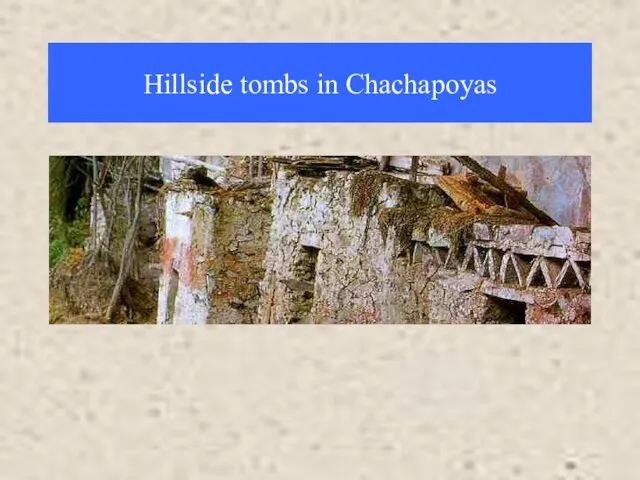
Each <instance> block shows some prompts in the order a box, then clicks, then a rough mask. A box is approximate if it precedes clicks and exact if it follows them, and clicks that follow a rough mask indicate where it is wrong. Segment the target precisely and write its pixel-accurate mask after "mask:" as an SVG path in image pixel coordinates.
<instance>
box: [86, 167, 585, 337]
mask: <svg viewBox="0 0 640 480" xmlns="http://www.w3.org/2000/svg"><path fill="white" fill-rule="evenodd" d="M156 173H157V175H158V177H160V178H161V179H162V186H161V187H160V188H159V189H158V192H157V193H156V194H155V196H156V197H157V202H158V203H159V204H160V205H161V208H160V209H159V210H158V212H160V213H158V216H157V218H156V222H157V223H158V224H159V225H161V227H159V228H158V231H157V232H156V237H157V240H158V241H157V249H156V250H157V258H156V259H155V260H154V261H151V262H150V264H149V268H152V267H153V266H155V265H157V267H154V268H155V270H154V271H156V272H157V274H156V276H155V280H154V281H155V282H156V284H157V287H156V290H157V308H156V309H155V312H156V318H155V321H157V323H159V324H207V323H218V324H220V323H223V324H252V323H259V324H316V323H320V324H329V323H332V324H375V323H387V324H389V323H391V324H393V323H395V324H398V323H411V324H413V323H416V324H500V323H511V324H513V323H515V324H517V323H522V324H524V323H528V324H536V323H547V324H548V323H556V324H585V323H590V291H591V278H590V259H591V256H590V255H591V236H590V161H589V158H588V157H465V156H452V157H447V156H432V157H425V156H422V157H417V156H414V157H402V156H395V157H358V156H345V157H243V158H238V157H233V158H232V157H223V156H212V157H162V158H160V159H158V161H157V172H156ZM103 223H104V222H103ZM99 224H100V222H94V225H95V227H94V229H95V230H96V232H98V231H99V229H98V227H99ZM100 228H102V230H104V225H103V226H102V227H100ZM151 264H153V266H152V265H151Z"/></svg>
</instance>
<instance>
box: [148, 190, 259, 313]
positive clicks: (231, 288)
mask: <svg viewBox="0 0 640 480" xmlns="http://www.w3.org/2000/svg"><path fill="white" fill-rule="evenodd" d="M270 205H271V204H270V200H269V198H268V197H266V196H265V194H264V192H262V191H260V190H248V191H245V192H233V191H230V192H227V191H224V190H216V191H203V190H201V189H197V188H196V189H184V188H180V187H176V188H173V189H170V190H169V191H168V192H167V194H166V202H165V239H164V245H163V273H162V276H161V279H160V292H159V296H158V323H175V324H205V323H253V321H254V319H255V317H256V314H257V306H258V294H259V292H258V283H259V281H260V280H261V279H262V278H263V276H264V269H263V265H262V263H263V259H264V251H265V249H266V241H267V234H268V231H269V227H270V223H271V221H270V220H271V216H270Z"/></svg>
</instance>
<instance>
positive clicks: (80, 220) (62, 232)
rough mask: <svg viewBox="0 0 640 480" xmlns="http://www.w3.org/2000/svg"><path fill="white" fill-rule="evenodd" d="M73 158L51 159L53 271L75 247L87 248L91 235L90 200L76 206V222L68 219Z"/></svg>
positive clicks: (80, 201)
mask: <svg viewBox="0 0 640 480" xmlns="http://www.w3.org/2000/svg"><path fill="white" fill-rule="evenodd" d="M71 162H72V160H70V159H69V157H50V159H49V268H52V267H54V266H55V265H56V264H57V263H58V262H59V261H60V260H61V259H62V258H63V257H64V256H65V255H66V254H67V253H68V251H69V249H71V248H77V247H81V246H83V244H84V242H85V240H86V238H87V236H88V235H89V221H90V199H89V198H87V195H85V196H82V197H81V198H80V199H79V200H78V203H77V205H76V207H75V219H74V220H73V221H66V220H65V215H64V212H65V207H66V203H67V201H68V187H69V171H70V163H71Z"/></svg>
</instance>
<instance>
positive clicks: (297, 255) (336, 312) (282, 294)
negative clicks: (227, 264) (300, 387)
mask: <svg viewBox="0 0 640 480" xmlns="http://www.w3.org/2000/svg"><path fill="white" fill-rule="evenodd" d="M445 202H446V199H445V197H444V195H442V194H441V193H439V191H438V190H437V189H436V188H434V187H432V186H428V185H416V184H412V183H410V182H406V181H404V180H400V179H396V178H393V177H391V176H388V175H384V174H380V173H378V172H361V173H358V174H353V173H342V172H328V173H327V175H326V176H324V177H322V178H305V177H300V176H295V175H291V176H288V175H287V174H286V173H282V174H281V175H280V177H279V179H278V182H277V184H276V192H275V199H274V207H273V224H272V227H271V232H270V238H269V248H268V250H267V254H266V258H265V269H266V275H265V278H264V280H263V282H262V283H261V292H262V299H261V305H260V311H259V321H260V322H261V323H421V322H426V321H428V319H427V314H426V308H427V306H426V299H427V291H426V286H427V283H428V279H429V277H430V276H431V275H433V272H432V271H430V269H429V268H428V265H427V266H425V265H420V266H415V265H411V263H410V257H411V242H410V231H409V235H408V237H409V238H408V239H407V238H406V233H407V232H406V229H407V228H406V227H407V226H406V225H404V224H403V222H404V220H405V218H404V217H407V215H403V213H410V212H403V208H406V207H408V206H410V205H420V206H426V205H431V206H435V205H443V204H444V203H445ZM409 230H410V229H409ZM407 240H409V242H408V243H407Z"/></svg>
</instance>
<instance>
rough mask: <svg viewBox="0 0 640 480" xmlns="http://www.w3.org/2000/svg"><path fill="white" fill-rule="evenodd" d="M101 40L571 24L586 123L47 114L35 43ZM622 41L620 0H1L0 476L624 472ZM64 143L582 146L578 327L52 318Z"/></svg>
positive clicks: (636, 348)
mask: <svg viewBox="0 0 640 480" xmlns="http://www.w3.org/2000/svg"><path fill="white" fill-rule="evenodd" d="M120 40H128V41H159V40H164V41H210V40H254V41H261V40H276V41H299V40H316V41H319V40H326V41H330V40H343V41H347V40H348V41H358V40H361V41H377V40H403V41H441V40H448V41H461V40H464V41H476V40H487V41H514V40H519V41H593V42H594V123H593V124H592V125H410V126H404V125H188V124H183V125H124V124H123V125H47V122H46V118H47V116H46V113H47V112H46V108H47V107H46V105H47V93H46V85H47V77H46V73H47V70H46V68H47V67H46V51H47V42H49V41H120ZM638 52H640V2H638V1H637V0H617V1H606V0H589V1H574V0H544V1H543V0H537V1H530V2H524V1H521V2H508V1H506V0H503V1H500V2H498V1H488V0H487V1H471V0H457V1H450V2H426V1H424V0H414V1H412V2H407V1H404V2H400V1H390V0H369V1H365V0H361V1H359V2H349V1H347V0H331V1H325V2H307V1H302V0H286V1H285V0H281V1H277V2H276V1H266V0H264V1H248V0H227V1H225V2H216V4H215V5H214V2H211V1H205V0H199V1H182V2H168V1H164V2H156V4H153V3H152V2H150V1H147V2H145V1H135V0H117V1H116V0H111V1H107V0H99V1H93V0H92V1H89V0H73V1H69V0H55V1H49V0H39V1H35V0H10V1H9V2H7V1H6V0H4V1H3V2H2V5H1V8H0V62H1V63H0V124H1V129H0V132H1V133H0V138H1V140H0V142H1V147H2V149H1V151H2V187H1V188H0V245H1V248H0V312H2V313H1V318H2V330H1V332H0V479H2V480H5V479H7V480H23V479H34V480H36V479H38V480H39V479H47V480H57V479H62V480H72V479H79V480H80V479H81V480H88V479H92V480H93V479H95V480H103V479H110V480H111V479H114V480H128V479H154V480H165V479H166V480H185V479H205V478H206V479H214V478H215V479H218V478H220V479H232V478H233V479H235V478H247V479H248V478H253V479H269V478H278V479H349V480H353V479H356V480H364V479H385V480H388V479H435V480H440V479H446V480H448V479H454V480H458V479H460V480H465V479H468V480H483V479H487V480H507V479H516V480H518V479H520V478H522V479H526V480H538V479H540V480H547V479H549V480H559V479H565V480H578V479H581V480H595V479H611V480H624V479H634V480H635V479H637V478H639V475H640V468H639V466H638V462H637V460H636V458H638V453H637V447H638V446H640V429H639V427H640V413H639V409H638V408H637V401H638V398H639V397H640V375H639V372H640V368H639V363H638V362H639V361H640V324H639V322H640V318H638V317H639V316H638V311H639V308H638V306H637V301H638V295H639V293H640V283H639V282H638V279H637V277H638V266H639V265H640V247H639V245H640V229H639V228H638V225H639V224H640V213H638V212H640V202H639V201H638V197H637V196H636V195H635V194H634V193H633V192H634V190H635V186H636V185H637V184H638V183H639V181H640V167H639V166H638V165H639V162H640V158H639V157H640V148H639V146H638V145H639V142H638V133H637V132H638V129H639V128H640V96H639V88H640V81H639V74H640V61H638V58H637V54H638ZM294 60H295V59H292V61H294ZM425 61H428V59H425ZM544 74H547V75H553V74H554V72H544ZM79 152H81V153H87V154H88V153H93V154H134V153H139V154H154V153H165V154H168V153H180V154H205V153H207V154H208V153H226V154H241V153H254V154H258V153H263V152H265V153H267V152H281V153H296V154H302V153H320V154H338V153H361V154H383V153H384V154H450V153H471V154H529V155H537V154H557V155H560V154H566V155H571V154H573V155H592V156H593V170H592V174H593V236H594V239H593V242H594V244H593V277H594V278H593V285H594V295H593V307H594V311H593V325H591V326H584V327H577V326H556V327H553V326H546V327H545V326H540V327H537V326H526V327H518V328H514V326H482V327H472V326H468V327H451V326H428V327H420V326H403V327H400V326H367V327H356V326H354V327H348V326H345V327H320V326H318V327H314V326H312V327H302V328H297V327H293V328H291V327H289V328H287V327H283V328H280V327H273V326H267V327H259V326H255V327H223V326H212V327H205V328H188V327H185V328H180V327H170V328H159V327H156V326H144V327H143V326H126V327H125V326H113V327H110V326H50V325H48V323H47V289H48V285H47V260H46V258H47V257H46V251H47V227H46V226H47V156H48V155H50V154H70V153H79Z"/></svg>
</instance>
